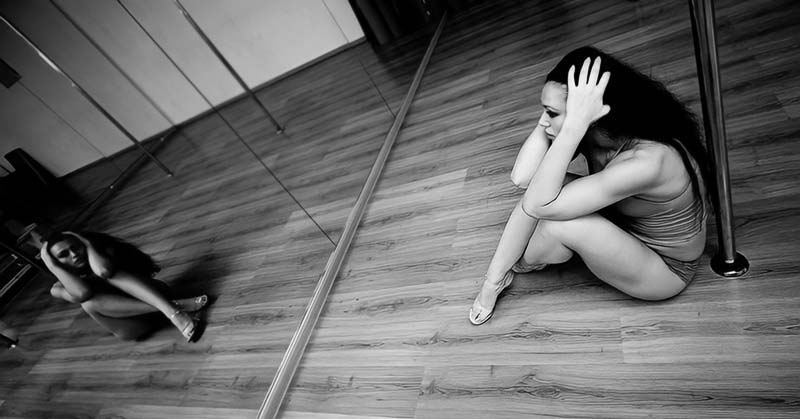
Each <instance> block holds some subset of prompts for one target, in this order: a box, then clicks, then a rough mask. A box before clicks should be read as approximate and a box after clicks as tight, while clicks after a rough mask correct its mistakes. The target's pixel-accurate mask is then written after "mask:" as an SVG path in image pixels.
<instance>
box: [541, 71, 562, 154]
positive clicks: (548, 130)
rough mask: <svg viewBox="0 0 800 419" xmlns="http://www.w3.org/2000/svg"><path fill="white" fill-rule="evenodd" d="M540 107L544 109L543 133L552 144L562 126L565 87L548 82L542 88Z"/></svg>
mask: <svg viewBox="0 0 800 419" xmlns="http://www.w3.org/2000/svg"><path fill="white" fill-rule="evenodd" d="M542 106H543V107H544V114H545V115H544V118H543V119H542V125H544V127H545V128H544V132H545V134H547V138H548V139H549V140H550V141H551V142H552V141H553V140H554V139H555V138H556V135H558V133H559V131H561V126H562V125H563V124H564V115H565V113H566V109H567V86H566V85H564V84H561V83H558V82H554V81H549V82H547V83H545V84H544V87H543V88H542Z"/></svg>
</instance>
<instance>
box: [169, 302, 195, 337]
mask: <svg viewBox="0 0 800 419" xmlns="http://www.w3.org/2000/svg"><path fill="white" fill-rule="evenodd" d="M168 317H169V320H170V321H171V322H172V324H173V325H174V326H175V327H176V328H177V329H178V330H179V331H180V332H181V334H182V335H183V337H184V338H186V341H187V342H194V341H196V340H197V338H199V337H200V336H199V334H198V333H196V331H197V328H198V323H197V320H196V319H195V318H193V317H192V316H190V315H189V314H188V313H186V312H185V311H181V310H175V312H174V313H172V314H171V315H170V316H168Z"/></svg>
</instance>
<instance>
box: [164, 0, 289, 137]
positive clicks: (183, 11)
mask: <svg viewBox="0 0 800 419" xmlns="http://www.w3.org/2000/svg"><path fill="white" fill-rule="evenodd" d="M173 2H174V3H175V6H177V7H178V9H179V10H180V11H181V14H182V15H183V17H185V18H186V20H187V21H188V22H189V24H190V25H191V26H192V27H193V28H194V30H195V31H196V32H197V34H198V35H200V38H202V39H203V41H204V42H205V43H206V45H208V48H209V49H211V51H212V52H213V53H214V55H216V56H217V58H218V59H219V60H220V62H222V65H224V66H225V68H227V69H228V72H229V73H231V75H232V76H233V78H235V79H236V81H237V82H238V83H239V86H241V87H242V89H244V91H245V92H247V94H249V95H250V97H252V98H253V100H255V101H256V103H257V104H258V106H259V107H260V108H261V110H262V111H264V114H265V115H267V118H269V120H270V121H271V122H272V125H275V130H276V132H277V133H278V134H280V133H282V132H283V127H281V125H280V124H278V121H276V120H275V118H273V117H272V114H271V113H269V111H268V110H267V108H266V106H264V104H263V103H261V101H260V100H259V99H258V97H257V96H256V94H255V93H253V90H251V89H250V88H249V87H247V84H245V82H244V80H242V78H241V77H239V73H237V72H236V70H234V69H233V66H232V65H231V63H229V62H228V60H226V59H225V57H224V56H223V55H222V53H221V52H219V50H218V49H217V47H216V46H214V43H212V42H211V40H210V39H208V37H207V36H206V34H205V32H203V30H202V29H200V26H199V25H198V24H197V22H195V21H194V19H193V18H192V16H191V15H190V14H189V12H188V11H186V9H185V8H184V7H183V5H182V4H181V2H180V0H173Z"/></svg>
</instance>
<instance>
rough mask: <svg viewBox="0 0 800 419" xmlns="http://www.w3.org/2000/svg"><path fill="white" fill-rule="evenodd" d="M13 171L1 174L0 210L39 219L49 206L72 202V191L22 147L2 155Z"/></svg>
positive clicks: (25, 217)
mask: <svg viewBox="0 0 800 419" xmlns="http://www.w3.org/2000/svg"><path fill="white" fill-rule="evenodd" d="M5 158H6V160H8V162H9V163H11V165H12V166H14V172H13V173H11V174H9V175H7V176H5V177H3V178H0V210H2V211H3V212H4V213H6V214H7V215H8V216H10V217H11V218H18V219H23V220H31V219H33V220H38V219H40V218H42V217H44V216H45V215H46V213H47V211H46V210H47V208H48V206H53V205H54V204H56V203H69V202H72V200H73V199H74V198H73V195H72V194H71V193H70V191H69V190H68V189H67V188H65V187H64V186H63V185H62V184H61V182H59V180H58V179H56V177H55V176H53V174H52V173H50V172H49V171H48V170H47V169H45V168H44V166H42V165H41V164H40V163H39V162H37V161H36V160H34V159H33V157H31V156H30V155H29V154H28V153H26V152H25V151H24V150H22V149H21V148H16V149H14V150H11V151H10V152H9V153H7V154H6V155H5Z"/></svg>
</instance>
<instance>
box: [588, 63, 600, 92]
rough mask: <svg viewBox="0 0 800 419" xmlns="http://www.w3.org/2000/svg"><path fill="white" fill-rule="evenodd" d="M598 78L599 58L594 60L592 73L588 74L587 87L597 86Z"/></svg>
mask: <svg viewBox="0 0 800 419" xmlns="http://www.w3.org/2000/svg"><path fill="white" fill-rule="evenodd" d="M599 77H600V57H597V58H595V59H594V64H593V65H592V71H591V72H590V73H589V80H588V83H589V86H597V79H598V78H599Z"/></svg>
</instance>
